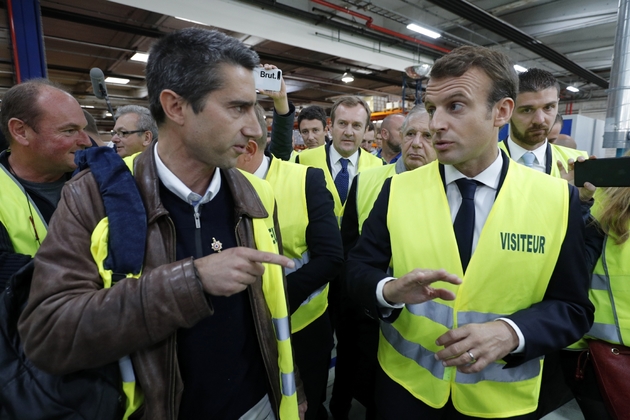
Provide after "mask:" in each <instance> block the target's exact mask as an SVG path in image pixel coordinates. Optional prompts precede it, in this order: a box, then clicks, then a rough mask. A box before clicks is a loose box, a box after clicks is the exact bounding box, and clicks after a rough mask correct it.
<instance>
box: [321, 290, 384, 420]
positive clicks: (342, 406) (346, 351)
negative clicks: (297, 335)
mask: <svg viewBox="0 0 630 420" xmlns="http://www.w3.org/2000/svg"><path fill="white" fill-rule="evenodd" d="M339 309H340V310H339V312H338V315H339V316H338V322H337V331H336V332H337V362H336V364H335V383H334V385H333V391H332V398H331V400H330V412H331V414H332V416H333V418H334V419H335V420H345V419H347V418H348V413H349V412H350V407H351V404H352V399H353V398H355V399H356V400H358V401H359V402H360V403H361V404H362V405H363V406H364V407H365V408H366V419H368V420H370V419H374V418H375V410H376V406H375V404H374V375H375V369H376V366H377V364H378V361H377V358H376V353H377V351H378V335H379V321H378V320H375V319H373V318H370V317H368V316H367V315H366V314H365V312H364V311H363V309H362V308H361V307H359V306H358V305H356V304H354V303H353V302H352V301H351V300H349V299H347V300H346V301H345V302H344V305H343V306H340V308H339Z"/></svg>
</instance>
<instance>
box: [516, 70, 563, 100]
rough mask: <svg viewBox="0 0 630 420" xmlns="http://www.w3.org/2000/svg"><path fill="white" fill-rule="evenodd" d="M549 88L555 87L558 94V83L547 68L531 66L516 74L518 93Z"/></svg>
mask: <svg viewBox="0 0 630 420" xmlns="http://www.w3.org/2000/svg"><path fill="white" fill-rule="evenodd" d="M549 88H555V89H556V91H557V92H558V94H560V83H558V80H556V78H555V77H554V76H553V74H551V73H550V72H548V71H547V70H543V69H537V68H531V69H528V70H527V71H524V72H522V73H519V75H518V93H524V92H540V91H541V90H545V89H549Z"/></svg>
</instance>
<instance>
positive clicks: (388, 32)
mask: <svg viewBox="0 0 630 420" xmlns="http://www.w3.org/2000/svg"><path fill="white" fill-rule="evenodd" d="M311 1H312V2H313V3H317V4H321V5H322V6H326V7H329V8H331V9H334V10H337V11H339V12H343V13H347V14H349V15H351V16H354V17H357V18H359V19H363V20H365V21H366V22H365V26H367V27H368V28H370V29H372V30H374V31H377V32H382V33H384V34H386V35H390V36H394V37H396V38H400V39H404V40H405V41H409V42H414V43H416V44H419V45H422V46H424V47H427V48H431V49H433V50H435V51H439V52H442V53H444V54H447V53H449V52H451V50H449V49H448V48H444V47H440V46H439V45H435V44H431V43H430V42H426V41H422V40H420V39H417V38H414V37H412V36H409V35H405V34H401V33H400V32H396V31H392V30H391V29H387V28H385V27H383V26H378V25H375V24H374V23H372V22H373V19H372V18H371V17H370V16H367V15H364V14H362V13H358V12H355V11H353V10H350V9H348V8H347V7H341V6H337V5H336V4H333V3H329V2H327V1H326V0H311Z"/></svg>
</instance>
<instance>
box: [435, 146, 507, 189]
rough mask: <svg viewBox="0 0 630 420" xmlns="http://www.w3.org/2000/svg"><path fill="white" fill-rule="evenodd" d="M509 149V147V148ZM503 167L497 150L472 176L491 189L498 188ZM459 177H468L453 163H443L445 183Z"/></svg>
mask: <svg viewBox="0 0 630 420" xmlns="http://www.w3.org/2000/svg"><path fill="white" fill-rule="evenodd" d="M510 150H511V149H510ZM502 167H503V154H502V153H501V152H500V151H499V155H498V156H497V158H496V159H495V160H494V162H492V163H491V164H490V166H488V167H487V168H486V169H484V170H483V171H482V172H481V173H480V174H478V175H477V176H475V177H473V178H469V179H474V180H475V181H479V182H480V183H482V184H484V185H485V186H488V187H490V188H493V189H495V190H496V189H497V188H499V181H500V179H501V168H502ZM460 178H468V177H467V176H466V175H464V174H462V173H461V172H459V171H458V170H457V169H455V167H454V166H453V165H444V181H445V182H446V185H449V184H451V183H453V182H455V181H457V180H458V179H460Z"/></svg>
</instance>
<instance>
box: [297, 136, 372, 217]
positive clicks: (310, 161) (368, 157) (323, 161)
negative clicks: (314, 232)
mask: <svg viewBox="0 0 630 420" xmlns="http://www.w3.org/2000/svg"><path fill="white" fill-rule="evenodd" d="M330 147H334V146H333V145H331V146H330ZM300 163H301V164H302V165H308V166H313V167H315V168H320V169H322V170H323V171H324V176H325V178H326V188H328V191H330V193H331V194H332V196H333V200H334V201H335V216H337V222H338V224H339V226H341V217H342V215H343V208H344V205H343V204H342V203H341V198H340V197H339V193H338V192H337V187H335V180H334V179H333V177H332V174H331V173H330V170H329V169H328V156H327V155H326V147H317V148H315V149H308V150H304V151H303V152H302V153H300ZM379 166H383V161H382V160H381V159H379V158H377V157H376V156H374V155H372V154H370V153H367V152H365V151H361V149H360V148H359V160H358V163H357V173H361V172H362V171H365V170H366V169H370V168H377V167H379ZM348 188H349V186H348Z"/></svg>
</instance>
